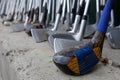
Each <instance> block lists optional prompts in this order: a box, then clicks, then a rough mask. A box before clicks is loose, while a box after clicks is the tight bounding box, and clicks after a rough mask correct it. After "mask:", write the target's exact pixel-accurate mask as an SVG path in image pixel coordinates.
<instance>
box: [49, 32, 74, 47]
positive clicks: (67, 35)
mask: <svg viewBox="0 0 120 80" xmlns="http://www.w3.org/2000/svg"><path fill="white" fill-rule="evenodd" d="M72 34H73V33H65V32H64V33H56V34H55V33H54V34H52V35H49V37H48V41H49V43H50V45H51V47H52V48H54V39H55V38H61V39H68V40H74V38H73V36H72Z"/></svg>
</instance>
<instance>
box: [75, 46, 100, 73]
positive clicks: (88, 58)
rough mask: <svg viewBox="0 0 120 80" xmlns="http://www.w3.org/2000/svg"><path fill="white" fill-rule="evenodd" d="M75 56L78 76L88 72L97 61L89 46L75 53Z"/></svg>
mask: <svg viewBox="0 0 120 80" xmlns="http://www.w3.org/2000/svg"><path fill="white" fill-rule="evenodd" d="M75 55H76V57H77V60H78V64H79V69H80V74H85V73H87V72H88V71H90V70H91V69H92V68H93V67H94V66H95V65H96V64H97V63H98V61H99V60H98V59H97V57H96V55H95V53H94V52H93V50H92V48H91V47H90V46H87V47H84V48H81V49H80V50H77V51H75Z"/></svg>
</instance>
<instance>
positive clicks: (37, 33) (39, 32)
mask: <svg viewBox="0 0 120 80" xmlns="http://www.w3.org/2000/svg"><path fill="white" fill-rule="evenodd" d="M62 6H63V0H61V1H60V5H59V8H58V12H57V15H56V21H55V24H54V27H53V28H52V29H51V28H50V27H46V28H45V29H31V33H32V36H33V38H34V39H35V41H36V42H37V43H38V42H43V41H46V40H47V37H48V36H47V34H48V31H56V30H57V29H58V23H59V21H60V17H61V13H62Z"/></svg>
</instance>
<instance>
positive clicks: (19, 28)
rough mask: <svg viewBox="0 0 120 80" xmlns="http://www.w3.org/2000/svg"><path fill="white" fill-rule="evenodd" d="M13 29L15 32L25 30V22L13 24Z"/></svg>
mask: <svg viewBox="0 0 120 80" xmlns="http://www.w3.org/2000/svg"><path fill="white" fill-rule="evenodd" d="M12 30H13V32H21V31H24V30H25V27H24V24H23V23H20V24H14V25H13V26H12Z"/></svg>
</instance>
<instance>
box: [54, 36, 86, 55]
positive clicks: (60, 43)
mask: <svg viewBox="0 0 120 80" xmlns="http://www.w3.org/2000/svg"><path fill="white" fill-rule="evenodd" d="M83 45H85V42H83V41H75V40H69V39H60V38H55V39H54V51H55V53H58V52H60V51H62V50H65V49H67V48H71V47H75V46H83Z"/></svg>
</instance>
